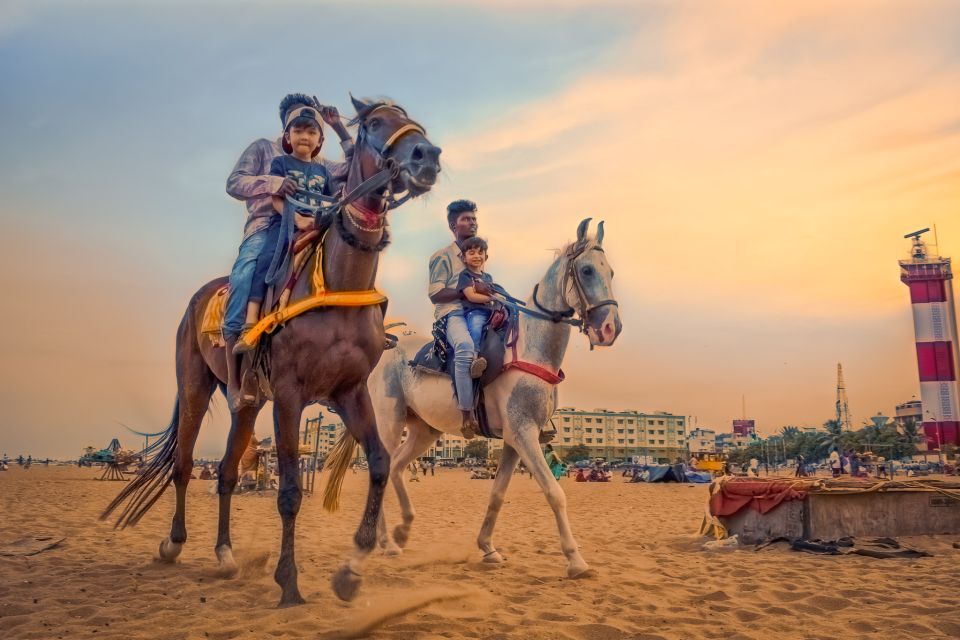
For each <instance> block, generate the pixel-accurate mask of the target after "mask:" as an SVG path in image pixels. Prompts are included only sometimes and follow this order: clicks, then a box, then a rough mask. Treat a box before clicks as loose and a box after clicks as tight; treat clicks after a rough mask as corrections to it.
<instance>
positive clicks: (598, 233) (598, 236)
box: [597, 220, 603, 246]
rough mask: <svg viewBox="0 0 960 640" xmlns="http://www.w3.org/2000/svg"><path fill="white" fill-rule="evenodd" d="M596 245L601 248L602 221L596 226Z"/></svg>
mask: <svg viewBox="0 0 960 640" xmlns="http://www.w3.org/2000/svg"><path fill="white" fill-rule="evenodd" d="M597 244H598V245H600V246H603V220H601V221H600V224H598V225H597Z"/></svg>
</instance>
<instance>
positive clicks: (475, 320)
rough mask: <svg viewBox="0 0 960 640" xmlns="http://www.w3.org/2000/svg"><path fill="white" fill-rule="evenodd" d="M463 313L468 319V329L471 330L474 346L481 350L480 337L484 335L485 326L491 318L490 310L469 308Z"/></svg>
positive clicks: (476, 349)
mask: <svg viewBox="0 0 960 640" xmlns="http://www.w3.org/2000/svg"><path fill="white" fill-rule="evenodd" d="M463 315H464V317H465V318H466V320H467V331H469V332H470V337H471V338H472V339H473V348H474V350H475V351H477V352H479V351H480V338H481V337H482V336H483V327H484V326H486V324H487V320H489V319H490V310H489V309H468V310H467V311H464V313H463Z"/></svg>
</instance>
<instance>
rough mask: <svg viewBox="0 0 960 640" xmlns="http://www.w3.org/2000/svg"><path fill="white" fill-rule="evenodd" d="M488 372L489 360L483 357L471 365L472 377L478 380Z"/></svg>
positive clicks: (474, 360) (475, 359)
mask: <svg viewBox="0 0 960 640" xmlns="http://www.w3.org/2000/svg"><path fill="white" fill-rule="evenodd" d="M486 370H487V359H486V358H484V357H483V356H477V357H476V358H474V359H473V362H471V363H470V377H471V378H473V379H474V380H476V379H477V378H479V377H480V376H482V375H483V372H484V371H486Z"/></svg>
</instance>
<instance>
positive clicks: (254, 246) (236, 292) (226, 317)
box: [223, 228, 267, 338]
mask: <svg viewBox="0 0 960 640" xmlns="http://www.w3.org/2000/svg"><path fill="white" fill-rule="evenodd" d="M266 244H267V230H266V228H264V229H260V230H259V231H255V232H254V233H251V234H250V235H249V236H247V237H246V238H244V239H243V242H241V243H240V252H239V253H238V254H237V261H236V262H234V263H233V270H232V271H231V272H230V295H229V296H227V308H226V310H225V312H224V314H223V334H224V336H232V337H234V338H236V337H239V336H240V332H241V331H243V321H244V320H245V319H246V317H247V302H248V300H249V298H250V284H251V283H252V282H253V272H254V270H255V269H256V267H257V256H259V255H260V252H261V251H263V247H264V245H266Z"/></svg>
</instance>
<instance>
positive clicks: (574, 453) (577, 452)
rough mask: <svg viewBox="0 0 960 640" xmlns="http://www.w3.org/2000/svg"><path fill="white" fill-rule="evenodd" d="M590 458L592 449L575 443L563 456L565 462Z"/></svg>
mask: <svg viewBox="0 0 960 640" xmlns="http://www.w3.org/2000/svg"><path fill="white" fill-rule="evenodd" d="M589 458H590V449H589V448H587V447H586V446H585V445H582V444H575V445H573V446H572V447H570V448H569V449H567V453H566V455H565V456H563V461H564V462H577V461H579V460H588V459H589Z"/></svg>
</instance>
